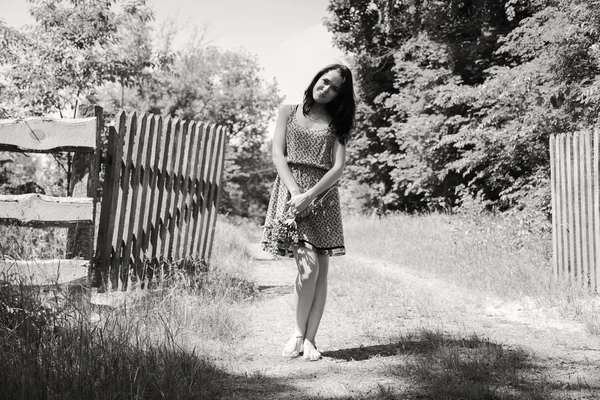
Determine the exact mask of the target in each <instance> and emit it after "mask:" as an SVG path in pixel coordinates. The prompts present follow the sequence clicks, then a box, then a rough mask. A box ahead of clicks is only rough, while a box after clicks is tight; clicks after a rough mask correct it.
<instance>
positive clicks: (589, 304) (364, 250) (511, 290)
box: [344, 214, 600, 334]
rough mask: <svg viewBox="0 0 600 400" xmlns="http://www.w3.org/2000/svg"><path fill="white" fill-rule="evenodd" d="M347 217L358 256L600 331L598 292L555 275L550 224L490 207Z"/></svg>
mask: <svg viewBox="0 0 600 400" xmlns="http://www.w3.org/2000/svg"><path fill="white" fill-rule="evenodd" d="M344 223H345V225H344V228H345V233H346V241H347V243H346V246H347V247H348V248H349V249H351V251H355V252H356V253H358V254H360V255H363V256H366V257H369V258H371V259H378V260H381V261H384V262H386V263H391V264H395V265H398V266H400V267H402V268H407V269H410V270H412V271H415V273H417V274H418V273H420V271H422V272H424V273H428V274H433V275H434V276H437V277H440V278H443V279H448V280H451V281H454V282H456V283H458V284H460V285H462V286H465V287H466V288H468V289H470V290H475V291H482V292H489V293H493V294H495V295H497V296H499V297H501V298H504V299H507V300H512V301H522V302H525V303H533V304H534V306H535V307H537V308H545V309H547V310H549V311H551V312H556V313H557V314H558V316H560V317H566V318H571V319H576V320H579V321H582V322H583V323H585V324H586V326H587V328H588V330H589V331H590V332H592V333H596V334H597V333H598V332H599V331H600V325H599V324H598V323H597V318H596V317H595V316H596V315H597V312H598V310H600V303H599V302H598V299H597V296H595V295H594V294H593V293H591V292H590V291H589V290H587V289H585V288H583V287H582V286H581V285H579V284H577V283H571V282H569V281H567V280H563V279H555V277H554V274H553V271H552V264H551V256H552V253H551V251H552V248H551V246H552V238H551V230H550V227H549V226H548V225H545V224H543V223H538V224H531V223H530V220H528V219H525V218H523V217H521V218H519V217H518V216H509V215H486V214H481V215H478V216H476V217H473V216H471V217H466V216H459V215H446V214H428V215H418V216H413V215H392V216H389V217H386V218H383V219H381V220H377V219H370V218H367V217H361V216H354V217H349V218H346V219H345V220H344ZM365 237H368V238H369V240H368V241H366V240H364V238H365Z"/></svg>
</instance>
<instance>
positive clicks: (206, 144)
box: [191, 125, 214, 259]
mask: <svg viewBox="0 0 600 400" xmlns="http://www.w3.org/2000/svg"><path fill="white" fill-rule="evenodd" d="M213 139H214V137H213V135H211V130H210V125H204V126H203V134H202V160H203V162H202V163H201V164H200V170H199V171H198V178H197V186H196V188H195V196H194V197H195V202H194V210H193V212H194V215H196V218H195V222H194V226H193V230H192V245H191V248H192V258H194V259H197V258H198V249H199V248H200V245H201V241H202V238H201V235H202V217H203V214H202V208H203V197H202V196H203V193H204V187H205V186H206V181H207V180H206V170H207V168H206V167H207V162H206V160H207V159H208V155H209V154H210V151H211V146H212V143H213V142H214V140H213Z"/></svg>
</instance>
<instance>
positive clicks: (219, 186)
mask: <svg viewBox="0 0 600 400" xmlns="http://www.w3.org/2000/svg"><path fill="white" fill-rule="evenodd" d="M219 134H220V135H221V146H220V148H219V153H218V158H219V160H218V164H217V172H216V175H215V191H216V193H215V194H214V197H213V217H212V220H211V222H210V236H209V238H208V252H207V253H206V262H207V263H208V262H210V256H211V254H212V248H213V242H214V239H215V228H216V225H217V216H218V215H219V203H220V202H221V194H222V193H223V170H224V169H225V168H224V167H225V149H226V145H227V129H225V127H221V129H220V132H219Z"/></svg>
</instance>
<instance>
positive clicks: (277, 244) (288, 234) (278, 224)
mask: <svg viewBox="0 0 600 400" xmlns="http://www.w3.org/2000/svg"><path fill="white" fill-rule="evenodd" d="M297 216H298V213H297V212H296V211H294V210H292V209H291V208H288V209H287V210H286V212H284V213H283V214H281V216H279V218H277V219H276V220H275V221H273V223H272V224H269V225H267V226H265V233H266V239H267V240H266V245H265V250H266V251H268V252H269V253H271V255H272V256H273V257H274V258H277V256H278V255H279V254H280V250H279V249H283V250H286V249H288V248H289V247H290V246H291V245H293V244H294V243H298V221H297V220H296V218H297Z"/></svg>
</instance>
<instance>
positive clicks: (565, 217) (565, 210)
mask: <svg viewBox="0 0 600 400" xmlns="http://www.w3.org/2000/svg"><path fill="white" fill-rule="evenodd" d="M559 143H560V149H561V157H560V171H561V173H560V175H561V188H560V190H561V194H560V198H561V199H562V207H561V211H560V212H561V215H562V217H561V220H562V238H563V240H562V249H563V260H562V271H561V273H562V276H563V277H566V276H568V274H569V258H570V257H569V196H568V193H569V191H568V190H567V135H566V134H561V135H560V142H559Z"/></svg>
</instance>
